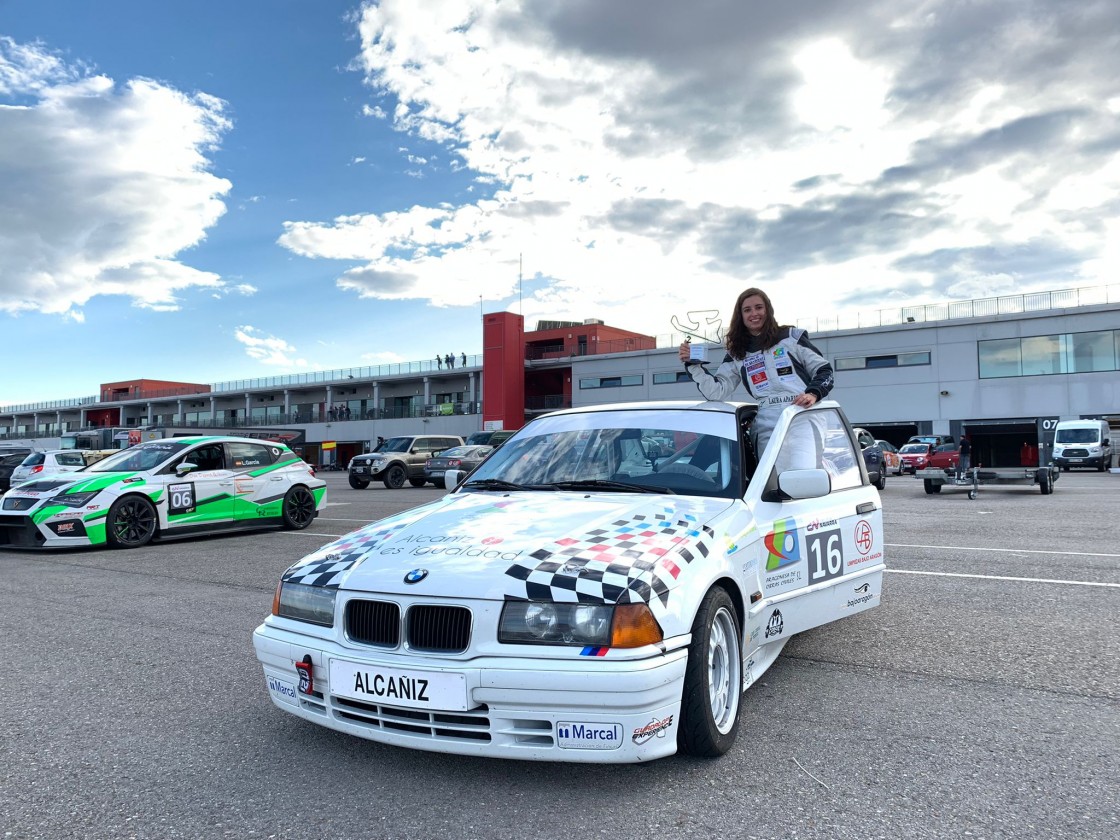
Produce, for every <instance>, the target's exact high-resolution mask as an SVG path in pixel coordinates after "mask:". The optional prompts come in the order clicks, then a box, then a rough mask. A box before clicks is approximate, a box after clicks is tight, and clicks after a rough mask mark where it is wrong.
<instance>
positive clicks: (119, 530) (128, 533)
mask: <svg viewBox="0 0 1120 840" xmlns="http://www.w3.org/2000/svg"><path fill="white" fill-rule="evenodd" d="M158 525H159V520H158V519H157V518H156V509H155V508H154V507H153V506H152V503H151V502H149V501H148V500H147V499H145V498H144V497H143V496H125V497H124V498H121V499H117V500H116V501H115V502H113V506H112V507H110V508H109V516H108V518H107V519H106V520H105V539H106V541H107V542H108V543H109V545H111V546H112V547H113V548H139V547H140V546H142V545H147V544H148V543H150V542H151V541H152V537H154V536H155V535H156V528H157V526H158Z"/></svg>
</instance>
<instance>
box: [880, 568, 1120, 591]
mask: <svg viewBox="0 0 1120 840" xmlns="http://www.w3.org/2000/svg"><path fill="white" fill-rule="evenodd" d="M887 571H888V572H893V573H894V574H896V575H932V576H934V577H959V578H979V579H980V580H1015V581H1022V582H1024V583H1061V584H1065V585H1067V586H1102V587H1106V588H1110V589H1120V583H1098V582H1095V581H1089V580H1049V579H1047V578H1028V577H1004V576H1003V575H966V574H961V573H960V572H918V571H914V570H912V569H887Z"/></svg>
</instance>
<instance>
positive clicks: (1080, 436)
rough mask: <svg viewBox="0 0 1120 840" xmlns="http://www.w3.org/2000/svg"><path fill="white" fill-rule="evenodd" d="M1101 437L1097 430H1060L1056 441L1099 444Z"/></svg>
mask: <svg viewBox="0 0 1120 840" xmlns="http://www.w3.org/2000/svg"><path fill="white" fill-rule="evenodd" d="M1099 435H1100V432H1099V431H1098V430H1097V429H1058V434H1057V436H1056V437H1055V438H1054V440H1055V441H1056V442H1057V443H1097V442H1098V440H1097V438H1098V436H1099Z"/></svg>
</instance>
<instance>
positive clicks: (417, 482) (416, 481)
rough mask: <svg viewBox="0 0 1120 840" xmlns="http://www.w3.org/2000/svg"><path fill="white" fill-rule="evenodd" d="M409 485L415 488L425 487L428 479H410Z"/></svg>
mask: <svg viewBox="0 0 1120 840" xmlns="http://www.w3.org/2000/svg"><path fill="white" fill-rule="evenodd" d="M408 483H409V484H411V485H412V486H413V487H423V486H424V485H425V484H427V483H428V479H426V478H410V479H409V480H408Z"/></svg>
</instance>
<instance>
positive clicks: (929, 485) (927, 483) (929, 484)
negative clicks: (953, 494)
mask: <svg viewBox="0 0 1120 840" xmlns="http://www.w3.org/2000/svg"><path fill="white" fill-rule="evenodd" d="M922 486H923V487H925V488H926V493H928V494H930V495H931V496H932V495H933V494H934V493H940V492H941V485H940V484H934V483H933V481H932V479H928V478H923V479H922Z"/></svg>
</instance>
